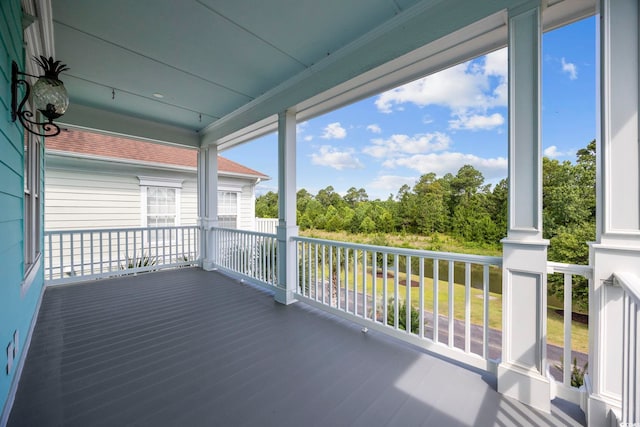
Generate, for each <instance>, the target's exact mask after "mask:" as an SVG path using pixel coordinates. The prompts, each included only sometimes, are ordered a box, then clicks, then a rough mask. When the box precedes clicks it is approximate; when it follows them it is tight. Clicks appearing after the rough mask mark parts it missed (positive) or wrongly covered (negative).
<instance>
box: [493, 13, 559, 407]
mask: <svg viewBox="0 0 640 427" xmlns="http://www.w3.org/2000/svg"><path fill="white" fill-rule="evenodd" d="M508 14H509V18H508V19H509V22H508V26H509V47H508V48H509V218H508V221H509V227H508V231H507V237H506V238H505V239H504V240H503V269H502V281H503V285H502V288H503V295H502V302H503V314H502V324H503V326H502V362H501V363H500V365H499V366H498V391H499V392H500V393H503V394H505V395H507V396H510V397H512V398H515V399H517V400H519V401H521V402H524V403H526V404H528V405H531V406H533V407H535V408H538V409H540V410H543V411H546V412H549V411H550V410H551V398H552V396H551V382H550V380H549V379H548V378H547V376H546V371H547V366H546V365H547V357H546V347H547V346H546V306H547V289H546V285H547V273H546V270H547V246H548V244H549V242H548V241H547V240H544V239H543V238H542V149H541V140H540V75H541V73H540V63H541V61H540V56H541V35H542V31H541V4H540V2H539V1H530V2H527V3H526V4H523V5H522V6H519V7H516V8H514V9H510V10H509V11H508Z"/></svg>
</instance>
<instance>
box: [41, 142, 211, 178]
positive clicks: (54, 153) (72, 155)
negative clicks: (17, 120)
mask: <svg viewBox="0 0 640 427" xmlns="http://www.w3.org/2000/svg"><path fill="white" fill-rule="evenodd" d="M45 156H46V157H47V159H52V158H55V157H60V158H69V159H79V160H93V161H99V162H105V163H116V164H123V165H132V166H140V167H148V168H154V169H163V170H170V171H178V172H190V173H195V172H196V171H197V170H198V169H197V168H195V167H191V166H180V165H171V164H168V163H158V162H145V161H142V160H132V159H122V158H118V157H106V156H97V155H93V154H83V153H76V152H71V151H61V150H50V149H46V148H45Z"/></svg>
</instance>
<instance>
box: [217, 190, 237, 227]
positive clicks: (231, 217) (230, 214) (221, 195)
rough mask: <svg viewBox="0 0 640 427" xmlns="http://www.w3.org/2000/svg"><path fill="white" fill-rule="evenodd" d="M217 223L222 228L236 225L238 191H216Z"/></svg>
mask: <svg viewBox="0 0 640 427" xmlns="http://www.w3.org/2000/svg"><path fill="white" fill-rule="evenodd" d="M218 225H219V226H220V227H224V228H237V227H238V193H235V192H232V191H218Z"/></svg>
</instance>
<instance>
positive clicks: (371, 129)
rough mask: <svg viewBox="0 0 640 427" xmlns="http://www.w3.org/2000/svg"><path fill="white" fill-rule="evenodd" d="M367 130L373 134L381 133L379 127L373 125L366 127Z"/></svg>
mask: <svg viewBox="0 0 640 427" xmlns="http://www.w3.org/2000/svg"><path fill="white" fill-rule="evenodd" d="M367 130H368V131H369V132H373V133H382V129H380V126H378V125H377V124H375V123H374V124H371V125H369V126H367Z"/></svg>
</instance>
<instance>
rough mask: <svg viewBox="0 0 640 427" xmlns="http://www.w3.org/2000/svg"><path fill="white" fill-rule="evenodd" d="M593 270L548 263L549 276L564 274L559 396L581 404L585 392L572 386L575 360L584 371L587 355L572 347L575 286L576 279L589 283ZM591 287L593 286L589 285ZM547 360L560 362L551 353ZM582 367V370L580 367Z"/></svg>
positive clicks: (572, 265)
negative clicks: (583, 279)
mask: <svg viewBox="0 0 640 427" xmlns="http://www.w3.org/2000/svg"><path fill="white" fill-rule="evenodd" d="M592 271H593V270H592V268H591V267H590V266H588V265H577V264H564V263H559V262H552V261H549V262H547V273H548V274H562V276H563V335H564V340H563V348H562V357H561V360H559V362H560V364H561V366H562V379H561V380H559V381H557V382H556V385H557V394H558V396H559V397H561V398H563V399H566V400H569V401H571V402H574V403H576V404H581V403H582V399H583V396H582V395H583V392H582V391H580V390H579V389H578V388H577V387H574V386H572V384H571V382H572V381H571V379H572V372H573V367H574V364H573V360H574V359H575V360H576V361H577V360H578V359H581V360H580V361H579V362H578V361H577V365H578V366H577V369H583V368H584V366H585V364H586V358H587V355H586V354H581V353H580V354H579V353H578V352H575V351H573V346H572V335H573V334H572V321H573V285H574V279H575V278H576V277H584V278H585V279H587V280H588V281H589V282H590V281H591V277H592V274H593V273H592ZM589 286H591V285H589ZM547 358H548V359H550V363H552V364H553V363H554V362H558V361H554V360H551V358H550V354H549V351H548V352H547ZM580 365H582V368H581V367H580Z"/></svg>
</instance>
